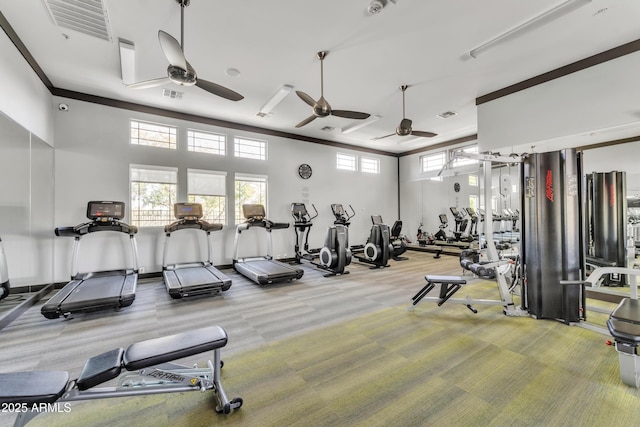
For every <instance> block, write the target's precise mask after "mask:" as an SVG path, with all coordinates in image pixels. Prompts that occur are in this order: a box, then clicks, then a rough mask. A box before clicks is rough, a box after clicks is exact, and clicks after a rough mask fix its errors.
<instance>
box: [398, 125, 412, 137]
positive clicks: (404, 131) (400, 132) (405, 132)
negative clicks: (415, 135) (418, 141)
mask: <svg viewBox="0 0 640 427" xmlns="http://www.w3.org/2000/svg"><path fill="white" fill-rule="evenodd" d="M396 134H397V135H399V136H407V135H411V128H403V127H402V126H398V127H397V128H396Z"/></svg>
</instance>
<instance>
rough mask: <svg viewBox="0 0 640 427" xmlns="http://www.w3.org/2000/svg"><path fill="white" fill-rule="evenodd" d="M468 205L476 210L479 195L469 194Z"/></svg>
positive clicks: (478, 205)
mask: <svg viewBox="0 0 640 427" xmlns="http://www.w3.org/2000/svg"><path fill="white" fill-rule="evenodd" d="M469 207H470V208H472V209H473V210H474V211H476V212H478V209H479V207H480V197H478V196H475V195H473V194H472V195H470V196H469Z"/></svg>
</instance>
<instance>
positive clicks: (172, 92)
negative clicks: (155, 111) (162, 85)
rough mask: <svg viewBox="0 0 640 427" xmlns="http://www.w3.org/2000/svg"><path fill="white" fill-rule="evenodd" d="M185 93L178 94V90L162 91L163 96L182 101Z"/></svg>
mask: <svg viewBox="0 0 640 427" xmlns="http://www.w3.org/2000/svg"><path fill="white" fill-rule="evenodd" d="M183 94H184V92H178V91H177V90H170V89H162V96H166V97H167V98H171V99H182V95H183Z"/></svg>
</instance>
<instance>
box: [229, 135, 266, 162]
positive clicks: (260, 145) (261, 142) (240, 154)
mask: <svg viewBox="0 0 640 427" xmlns="http://www.w3.org/2000/svg"><path fill="white" fill-rule="evenodd" d="M251 143H254V144H255V145H254V148H257V149H258V151H259V153H258V154H257V155H251V154H247V152H245V151H242V150H239V148H241V147H242V146H243V145H245V146H251ZM233 156H234V157H236V158H239V159H251V160H261V161H266V160H268V157H269V156H268V142H267V140H265V139H257V138H246V137H244V136H235V137H234V138H233Z"/></svg>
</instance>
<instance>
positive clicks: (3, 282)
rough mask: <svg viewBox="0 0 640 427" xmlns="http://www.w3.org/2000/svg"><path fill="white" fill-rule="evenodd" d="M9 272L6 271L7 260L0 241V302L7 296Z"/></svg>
mask: <svg viewBox="0 0 640 427" xmlns="http://www.w3.org/2000/svg"><path fill="white" fill-rule="evenodd" d="M9 289H10V285H9V272H8V270H7V258H6V257H5V256H4V247H3V246H2V239H0V300H1V299H4V298H6V296H7V295H9Z"/></svg>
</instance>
